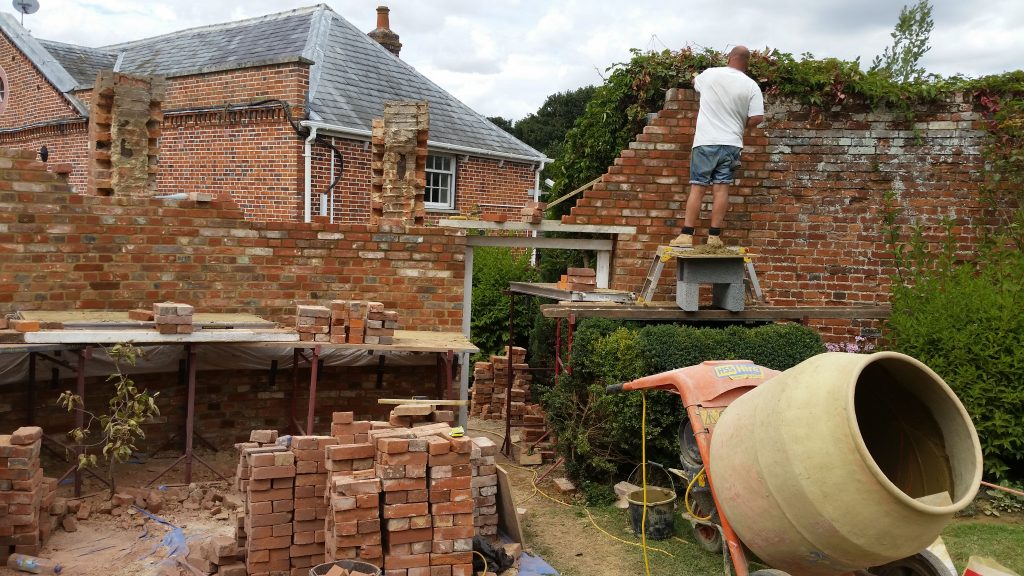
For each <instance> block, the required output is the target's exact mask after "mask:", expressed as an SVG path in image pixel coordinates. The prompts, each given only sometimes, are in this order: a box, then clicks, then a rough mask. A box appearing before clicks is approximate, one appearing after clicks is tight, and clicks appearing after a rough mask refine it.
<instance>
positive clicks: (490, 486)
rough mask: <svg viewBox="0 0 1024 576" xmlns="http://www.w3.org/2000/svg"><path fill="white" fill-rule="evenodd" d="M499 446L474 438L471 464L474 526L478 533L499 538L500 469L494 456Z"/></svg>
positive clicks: (481, 438)
mask: <svg viewBox="0 0 1024 576" xmlns="http://www.w3.org/2000/svg"><path fill="white" fill-rule="evenodd" d="M497 453H498V446H497V445H496V444H495V443H494V442H492V441H491V440H490V439H488V438H483V437H479V438H473V449H472V452H470V461H469V462H470V464H471V465H472V466H473V481H472V488H473V503H474V504H475V507H474V508H473V526H474V527H475V528H476V533H477V534H479V535H481V536H484V537H486V538H488V539H490V540H491V541H492V542H494V541H496V540H497V538H498V467H497V465H496V464H495V462H494V456H495V455H496V454H497Z"/></svg>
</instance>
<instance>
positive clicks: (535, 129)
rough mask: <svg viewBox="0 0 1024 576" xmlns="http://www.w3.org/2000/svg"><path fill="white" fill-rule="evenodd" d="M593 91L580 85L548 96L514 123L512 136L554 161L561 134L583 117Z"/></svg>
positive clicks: (593, 89) (562, 136) (590, 87)
mask: <svg viewBox="0 0 1024 576" xmlns="http://www.w3.org/2000/svg"><path fill="white" fill-rule="evenodd" d="M595 90H596V88H595V87H593V86H584V87H582V88H577V89H576V90H567V91H565V92H558V93H556V94H552V95H550V96H548V97H547V98H546V99H545V100H544V104H542V105H541V107H540V108H539V109H538V110H537V112H536V113H533V114H529V115H527V116H526V117H525V118H523V119H522V120H519V121H518V122H516V125H515V132H514V134H515V135H516V136H517V137H518V138H519V139H520V140H522V141H523V142H526V143H527V144H529V145H530V146H533V147H534V148H536V149H537V150H540V151H541V152H543V153H544V154H546V155H547V156H548V157H549V158H554V157H555V156H557V155H558V154H559V153H560V152H561V149H562V142H563V141H564V140H565V134H566V133H567V132H568V131H569V129H570V128H572V126H573V124H574V123H575V122H576V119H577V118H579V116H580V114H583V111H584V110H585V109H586V106H587V103H588V102H590V99H591V98H592V97H593V96H594V91H595Z"/></svg>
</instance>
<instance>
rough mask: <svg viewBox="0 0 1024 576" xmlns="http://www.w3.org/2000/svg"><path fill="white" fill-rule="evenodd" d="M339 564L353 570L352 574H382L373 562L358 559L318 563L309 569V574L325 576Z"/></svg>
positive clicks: (311, 575)
mask: <svg viewBox="0 0 1024 576" xmlns="http://www.w3.org/2000/svg"><path fill="white" fill-rule="evenodd" d="M335 566H340V567H342V568H344V569H346V570H353V571H354V572H353V573H352V576H356V575H357V574H366V575H367V576H381V575H382V574H384V573H383V572H382V571H381V569H380V568H377V567H376V566H374V565H373V564H370V563H368V562H360V561H358V560H336V561H334V562H327V563H326V564H318V565H316V566H313V567H312V568H310V569H309V576H326V575H327V573H328V572H330V570H331V568H333V567H335Z"/></svg>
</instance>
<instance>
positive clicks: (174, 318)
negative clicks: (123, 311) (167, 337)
mask: <svg viewBox="0 0 1024 576" xmlns="http://www.w3.org/2000/svg"><path fill="white" fill-rule="evenodd" d="M192 312H193V308H192V306H190V305H188V304H180V303H178V302H158V303H156V304H153V317H152V320H153V322H154V324H155V325H156V329H157V331H158V332H160V333H161V334H191V333H192V331H193V328H192ZM128 317H129V318H132V319H137V318H135V317H133V316H132V313H131V312H129V313H128Z"/></svg>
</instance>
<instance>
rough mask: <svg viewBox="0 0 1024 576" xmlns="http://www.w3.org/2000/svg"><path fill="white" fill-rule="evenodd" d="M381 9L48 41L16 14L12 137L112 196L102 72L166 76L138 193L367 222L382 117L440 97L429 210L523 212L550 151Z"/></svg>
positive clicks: (286, 215)
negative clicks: (415, 47)
mask: <svg viewBox="0 0 1024 576" xmlns="http://www.w3.org/2000/svg"><path fill="white" fill-rule="evenodd" d="M377 16H378V18H377V29H376V30H374V31H372V32H370V34H369V35H367V34H365V33H363V32H362V31H360V30H359V29H357V28H356V27H355V26H353V25H352V24H351V23H349V22H348V21H347V20H345V19H344V18H343V17H342V16H341V15H339V14H338V13H336V12H334V11H333V10H332V9H331V8H329V7H328V6H326V5H322V4H321V5H317V6H311V7H307V8H301V9H296V10H291V11H287V12H281V13H277V14H270V15H266V16H261V17H258V18H252V19H249V20H242V21H237V22H228V23H224V24H217V25H212V26H204V27H200V28H192V29H188V30H182V31H179V32H173V33H170V34H166V35H162V36H157V37H154V38H145V39H142V40H136V41H132V42H127V43H122V44H115V45H110V46H103V47H98V48H90V47H84V46H75V45H71V44H65V43H61V42H57V41H51V40H41V39H37V38H34V37H33V36H31V35H30V34H29V33H28V31H27V30H25V29H24V28H23V27H22V26H21V25H19V24H18V22H17V20H16V19H15V18H13V17H12V16H10V15H8V14H3V15H2V17H0V32H2V38H0V146H4V147H17V148H29V149H36V150H40V151H41V153H42V151H43V148H44V147H45V155H46V157H47V161H48V162H50V163H66V164H70V165H71V173H70V176H69V182H70V183H71V185H72V186H73V187H74V189H75V190H76V192H79V193H92V194H107V193H112V189H111V188H110V186H109V185H104V184H97V183H96V182H90V174H91V173H92V172H93V171H92V170H91V168H90V167H91V166H92V167H93V168H95V166H94V164H93V163H94V162H95V161H96V153H95V150H92V152H91V151H90V147H91V146H93V148H95V146H94V144H95V142H96V138H97V135H98V134H99V135H102V134H107V136H106V137H107V138H108V139H109V138H110V136H109V132H110V131H111V130H114V131H116V130H117V129H116V128H113V129H112V128H110V127H105V126H107V125H104V124H103V123H102V120H100V121H99V126H100V127H99V128H97V127H96V126H95V125H96V124H97V116H98V115H104V114H103V110H104V109H102V106H101V105H103V101H104V100H103V98H99V99H97V97H96V95H95V94H94V92H96V82H97V78H98V76H97V74H99V73H104V74H106V76H105V78H108V79H110V80H109V81H112V82H117V81H121V80H118V78H121V76H120V75H119V74H123V75H128V76H132V77H134V76H154V77H157V78H158V79H160V82H162V83H160V86H159V89H157V88H156V84H154V85H153V86H152V87H150V89H152V90H155V92H154V94H155V95H154V96H153V99H152V102H151V104H150V108H151V109H152V117H150V118H149V119H148V120H149V123H148V124H147V126H149V128H148V136H149V138H150V139H152V143H153V144H151V148H154V149H152V150H150V151H149V152H148V154H149V156H148V157H149V158H150V160H149V163H150V166H149V175H150V180H151V182H150V185H149V186H148V187H143V188H141V189H140V190H142V192H138V194H143V195H174V194H182V193H184V194H190V195H193V197H195V195H196V194H200V195H208V196H212V197H221V198H223V197H226V196H230V197H231V198H232V199H233V200H234V201H235V203H237V204H238V205H239V207H240V208H241V209H242V211H243V213H244V215H245V217H246V219H250V220H257V221H310V220H311V219H313V218H317V217H321V218H323V219H324V220H325V221H328V222H336V223H359V222H365V221H367V219H368V218H369V214H370V187H371V185H370V184H371V177H372V175H371V150H370V145H369V144H370V140H371V128H372V126H371V125H372V121H373V119H374V118H378V117H381V116H382V114H383V109H384V103H385V102H386V101H396V100H401V101H426V102H427V103H428V114H429V137H428V138H429V139H428V142H427V149H428V157H427V162H426V188H425V191H424V197H423V199H424V202H425V207H426V209H427V219H428V220H436V219H438V218H442V217H448V216H450V215H454V214H459V213H462V214H466V213H469V212H473V211H491V212H508V213H516V212H518V209H519V208H520V207H522V206H523V204H525V202H527V201H528V200H529V199H530V198H531V193H532V191H533V190H536V189H537V188H538V179H539V174H540V170H541V169H542V168H543V166H544V163H545V162H548V161H549V160H548V159H547V158H545V157H544V155H543V154H541V153H540V152H538V151H536V150H534V149H533V148H531V147H529V146H527V145H526V144H524V143H523V142H520V141H519V140H517V139H516V138H514V137H513V136H511V135H509V134H508V133H506V132H505V131H503V130H501V129H500V128H498V127H497V126H495V125H494V124H492V123H491V122H490V121H489V120H487V118H485V117H484V116H482V115H480V114H478V113H477V112H474V111H473V110H472V109H470V108H469V107H468V106H466V105H465V104H463V103H462V102H460V101H459V100H458V99H456V98H455V97H453V96H452V95H451V94H449V93H447V92H445V91H444V90H443V89H442V88H440V87H439V86H437V85H436V84H434V83H433V82H431V81H430V80H429V79H427V78H426V77H424V76H423V75H422V74H420V73H419V72H417V71H416V70H415V69H414V68H413V67H412V66H410V65H409V64H407V63H405V62H404V61H403V60H401V59H400V58H399V53H400V49H401V43H400V41H399V38H398V35H397V34H395V33H394V32H392V31H391V30H390V26H389V12H388V9H387V8H385V7H381V8H378V12H377ZM112 73H113V75H112V76H111V74H112ZM161 77H162V78H161ZM163 79H165V80H163ZM125 81H127V80H125ZM109 89H110V87H108V91H109ZM129 99H130V98H129ZM94 100H96V102H94ZM94 104H95V105H94ZM97 111H99V112H100V114H98V113H97ZM143 112H144V111H143ZM143 121H146V119H145V118H143ZM90 122H92V124H93V125H94V126H93V127H92V129H91V130H92V132H90ZM101 140H102V136H101ZM114 140H116V141H117V142H114V144H115V145H114V148H117V146H118V145H120V144H119V143H120V142H121V141H122V140H120V139H119V138H117V137H116V135H115V138H114ZM145 140H146V139H145V135H143V137H142V141H141V142H142V144H141V145H142V146H145ZM91 143H92V144H91ZM328 145H329V146H328ZM332 148H333V149H334V150H336V151H337V153H333V152H332ZM131 152H132V151H131V150H128V153H129V154H128V155H129V156H131ZM90 154H92V155H90ZM103 154H105V156H106V157H109V151H107V152H104V153H103ZM41 155H42V154H41ZM135 160H136V161H137V163H138V160H139V156H138V155H136V157H135ZM141 169H142V170H143V171H145V170H146V169H147V166H146V161H145V160H142V161H141ZM107 172H113V173H114V176H113V177H115V178H116V173H117V170H107Z"/></svg>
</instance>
